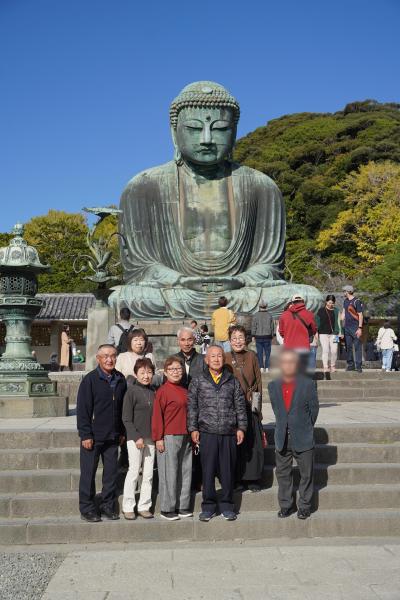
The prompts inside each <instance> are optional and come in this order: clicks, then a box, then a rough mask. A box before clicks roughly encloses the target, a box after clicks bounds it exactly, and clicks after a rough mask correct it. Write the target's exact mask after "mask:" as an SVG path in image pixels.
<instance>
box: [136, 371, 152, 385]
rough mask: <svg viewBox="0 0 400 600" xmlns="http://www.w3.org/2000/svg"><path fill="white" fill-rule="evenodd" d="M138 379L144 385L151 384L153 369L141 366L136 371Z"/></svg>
mask: <svg viewBox="0 0 400 600" xmlns="http://www.w3.org/2000/svg"><path fill="white" fill-rule="evenodd" d="M136 379H137V380H138V382H139V383H141V384H142V385H150V383H151V380H152V379H153V371H152V370H151V369H149V368H148V367H140V369H138V372H137V373H136Z"/></svg>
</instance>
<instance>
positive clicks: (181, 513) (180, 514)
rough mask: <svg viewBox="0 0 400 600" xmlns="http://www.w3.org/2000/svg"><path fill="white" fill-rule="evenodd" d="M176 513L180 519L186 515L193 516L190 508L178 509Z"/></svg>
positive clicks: (186, 516)
mask: <svg viewBox="0 0 400 600" xmlns="http://www.w3.org/2000/svg"><path fill="white" fill-rule="evenodd" d="M178 515H179V516H180V518H181V519H187V518H188V517H193V511H192V510H178Z"/></svg>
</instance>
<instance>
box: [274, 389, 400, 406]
mask: <svg viewBox="0 0 400 600" xmlns="http://www.w3.org/2000/svg"><path fill="white" fill-rule="evenodd" d="M267 397H268V394H267ZM318 398H319V400H320V401H321V400H325V399H327V398H329V399H330V400H336V401H337V402H343V401H344V399H347V400H352V401H353V402H360V401H362V400H368V401H370V402H373V401H374V400H380V401H381V402H391V401H393V400H397V401H399V400H400V386H397V387H396V388H395V389H387V387H386V386H384V385H382V386H381V387H379V388H374V387H371V388H370V387H369V386H363V387H347V386H341V387H337V388H335V389H334V388H327V387H325V388H323V389H320V388H319V387H318Z"/></svg>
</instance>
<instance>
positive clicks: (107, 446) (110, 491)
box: [79, 440, 118, 514]
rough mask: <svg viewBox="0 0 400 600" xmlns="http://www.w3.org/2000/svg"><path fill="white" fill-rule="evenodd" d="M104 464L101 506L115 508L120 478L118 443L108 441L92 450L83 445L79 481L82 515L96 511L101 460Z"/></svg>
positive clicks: (98, 444) (100, 443)
mask: <svg viewBox="0 0 400 600" xmlns="http://www.w3.org/2000/svg"><path fill="white" fill-rule="evenodd" d="M100 457H101V460H102V462H103V489H102V492H101V504H102V506H103V507H104V508H110V509H113V508H114V503H115V499H116V492H117V476H118V443H117V441H113V440H110V441H106V442H99V443H96V444H95V445H94V447H93V449H92V450H86V449H85V448H83V446H82V445H81V456H80V463H81V476H80V479H79V510H80V511H81V513H82V514H83V513H88V512H91V511H96V510H97V509H96V504H95V497H96V472H97V467H98V466H99V460H100Z"/></svg>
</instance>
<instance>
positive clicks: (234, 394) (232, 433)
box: [188, 345, 247, 522]
mask: <svg viewBox="0 0 400 600" xmlns="http://www.w3.org/2000/svg"><path fill="white" fill-rule="evenodd" d="M205 361H206V364H207V367H208V368H207V369H204V372H203V374H202V375H200V377H196V378H195V379H193V381H192V383H191V384H190V388H189V406H188V430H189V432H190V433H191V436H192V441H193V443H194V444H196V446H199V447H200V459H201V467H202V470H203V502H202V505H201V510H202V512H201V514H200V516H199V519H200V521H204V522H207V521H210V519H212V518H213V517H215V515H216V510H217V493H216V490H215V478H216V477H218V478H219V480H220V482H221V488H222V489H221V495H220V497H219V508H220V510H221V512H222V516H223V517H224V519H226V520H227V521H234V520H235V519H236V513H235V509H234V504H233V487H234V478H235V469H236V448H237V445H240V444H242V443H243V440H244V435H245V431H246V429H247V416H246V401H245V399H244V395H243V392H242V389H241V387H240V383H239V381H238V380H237V379H236V378H235V377H234V376H233V374H232V373H231V371H230V370H229V369H228V368H227V367H225V366H224V362H225V356H224V351H223V349H222V348H221V347H220V346H216V345H211V346H209V348H208V350H207V354H206V358H205Z"/></svg>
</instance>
